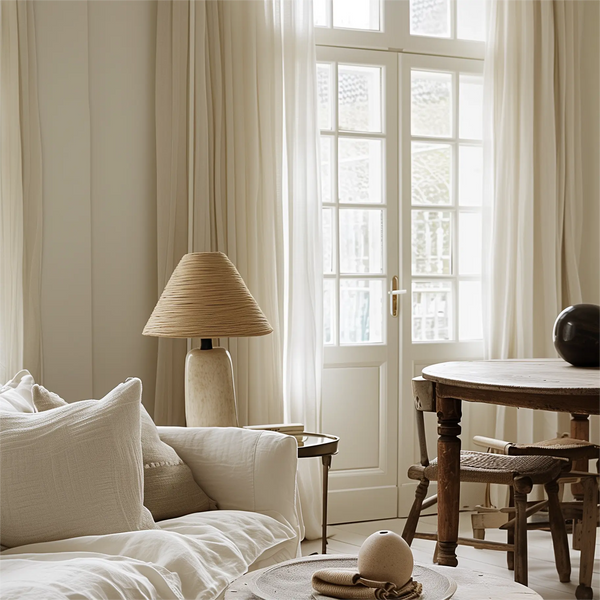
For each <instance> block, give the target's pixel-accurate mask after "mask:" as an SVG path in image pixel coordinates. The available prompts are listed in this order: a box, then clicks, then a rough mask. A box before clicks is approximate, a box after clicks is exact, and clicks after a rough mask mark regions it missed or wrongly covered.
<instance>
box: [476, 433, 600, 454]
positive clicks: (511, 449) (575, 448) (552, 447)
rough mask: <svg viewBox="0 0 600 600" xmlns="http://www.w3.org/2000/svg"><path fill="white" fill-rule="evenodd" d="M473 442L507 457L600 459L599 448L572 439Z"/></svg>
mask: <svg viewBox="0 0 600 600" xmlns="http://www.w3.org/2000/svg"><path fill="white" fill-rule="evenodd" d="M473 441H474V442H475V443H476V444H477V445H478V446H482V447H484V448H485V447H488V448H492V449H494V450H497V451H499V452H502V453H503V454H508V455H509V456H524V455H526V456H532V455H536V456H539V455H545V456H560V457H562V458H568V459H569V460H578V459H588V460H594V459H596V460H597V459H598V458H600V446H598V445H597V444H594V443H593V442H588V441H586V440H578V439H575V438H572V437H566V436H565V437H558V438H553V439H551V440H543V441H541V442H533V443H529V444H515V443H513V442H506V441H504V440H497V439H495V438H488V437H483V436H479V435H476V436H475V437H474V438H473Z"/></svg>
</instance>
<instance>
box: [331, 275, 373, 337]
mask: <svg viewBox="0 0 600 600" xmlns="http://www.w3.org/2000/svg"><path fill="white" fill-rule="evenodd" d="M340 342H341V343H342V344H369V343H377V342H379V343H381V342H383V281H382V280H381V279H342V280H341V281H340Z"/></svg>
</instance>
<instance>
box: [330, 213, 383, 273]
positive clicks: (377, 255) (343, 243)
mask: <svg viewBox="0 0 600 600" xmlns="http://www.w3.org/2000/svg"><path fill="white" fill-rule="evenodd" d="M340 271H341V272H342V273H382V272H383V211H382V210H361V209H343V208H342V209H340Z"/></svg>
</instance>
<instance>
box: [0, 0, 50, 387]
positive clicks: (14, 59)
mask: <svg viewBox="0 0 600 600" xmlns="http://www.w3.org/2000/svg"><path fill="white" fill-rule="evenodd" d="M41 182H42V159H41V137H40V124H39V110H38V100H37V64H36V53H35V26H34V12H33V4H32V3H31V2H25V1H22V2H17V1H16V0H6V1H2V2H0V281H1V282H2V285H1V286H0V385H1V384H2V383H4V382H5V381H6V380H8V379H10V378H11V377H12V376H13V375H14V374H15V373H16V372H17V371H18V370H19V369H22V368H24V367H25V368H27V369H29V371H31V373H32V374H33V376H34V377H35V379H36V380H37V381H41V378H42V352H41V349H42V342H41V339H42V337H41V336H42V334H41V263H42V185H41Z"/></svg>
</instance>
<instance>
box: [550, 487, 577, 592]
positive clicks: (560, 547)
mask: <svg viewBox="0 0 600 600" xmlns="http://www.w3.org/2000/svg"><path fill="white" fill-rule="evenodd" d="M544 487H545V488H546V493H547V494H548V516H549V518H550V533H551V534H552V546H553V547H554V560H555V563H556V570H557V572H558V578H559V579H560V581H561V582H562V583H567V582H569V581H571V558H570V556H569V540H568V538H567V528H566V527H565V519H564V517H563V514H562V511H561V509H560V500H559V499H558V483H557V482H556V481H550V482H549V483H547V484H546V485H544Z"/></svg>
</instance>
